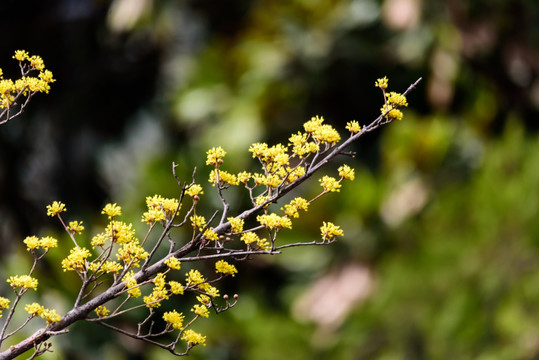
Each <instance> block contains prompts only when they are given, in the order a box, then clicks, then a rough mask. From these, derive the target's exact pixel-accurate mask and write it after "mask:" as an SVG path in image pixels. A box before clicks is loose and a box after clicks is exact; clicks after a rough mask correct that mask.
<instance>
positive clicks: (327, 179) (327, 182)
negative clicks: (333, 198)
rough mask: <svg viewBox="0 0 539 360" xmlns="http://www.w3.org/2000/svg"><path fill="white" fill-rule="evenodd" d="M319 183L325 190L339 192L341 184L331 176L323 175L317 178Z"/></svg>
mask: <svg viewBox="0 0 539 360" xmlns="http://www.w3.org/2000/svg"><path fill="white" fill-rule="evenodd" d="M319 182H320V185H321V186H322V187H323V188H324V191H325V192H339V191H340V188H341V184H340V183H339V181H337V179H335V178H334V177H331V176H327V175H324V176H323V177H322V179H320V180H319Z"/></svg>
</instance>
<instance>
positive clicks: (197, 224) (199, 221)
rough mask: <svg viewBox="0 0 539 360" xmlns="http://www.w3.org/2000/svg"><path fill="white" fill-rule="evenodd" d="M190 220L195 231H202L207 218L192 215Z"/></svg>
mask: <svg viewBox="0 0 539 360" xmlns="http://www.w3.org/2000/svg"><path fill="white" fill-rule="evenodd" d="M189 220H191V224H192V225H193V227H194V228H195V229H198V230H202V229H203V228H204V226H206V218H205V217H204V216H202V215H192V216H191V217H190V218H189Z"/></svg>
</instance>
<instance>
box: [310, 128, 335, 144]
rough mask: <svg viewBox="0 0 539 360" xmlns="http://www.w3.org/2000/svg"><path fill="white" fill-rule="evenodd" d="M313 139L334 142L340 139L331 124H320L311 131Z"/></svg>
mask: <svg viewBox="0 0 539 360" xmlns="http://www.w3.org/2000/svg"><path fill="white" fill-rule="evenodd" d="M313 139H316V140H318V141H319V142H321V143H329V144H336V143H338V142H339V141H340V140H341V135H339V133H338V132H337V130H335V129H334V128H333V126H331V125H320V126H319V127H318V128H317V129H316V130H315V131H314V132H313Z"/></svg>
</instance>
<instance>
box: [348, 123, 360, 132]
mask: <svg viewBox="0 0 539 360" xmlns="http://www.w3.org/2000/svg"><path fill="white" fill-rule="evenodd" d="M346 130H348V131H350V132H351V133H352V134H356V133H358V132H360V131H361V126H359V123H358V122H357V121H356V120H352V121H349V122H348V123H347V124H346Z"/></svg>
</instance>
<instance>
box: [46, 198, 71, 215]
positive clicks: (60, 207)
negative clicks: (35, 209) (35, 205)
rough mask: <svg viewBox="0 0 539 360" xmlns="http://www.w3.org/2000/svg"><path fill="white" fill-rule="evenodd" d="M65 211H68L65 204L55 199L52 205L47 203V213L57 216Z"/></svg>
mask: <svg viewBox="0 0 539 360" xmlns="http://www.w3.org/2000/svg"><path fill="white" fill-rule="evenodd" d="M64 211H67V209H66V206H65V204H63V203H61V202H59V201H54V202H53V203H52V204H51V205H47V215H48V216H56V215H58V214H60V213H62V212H64Z"/></svg>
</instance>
